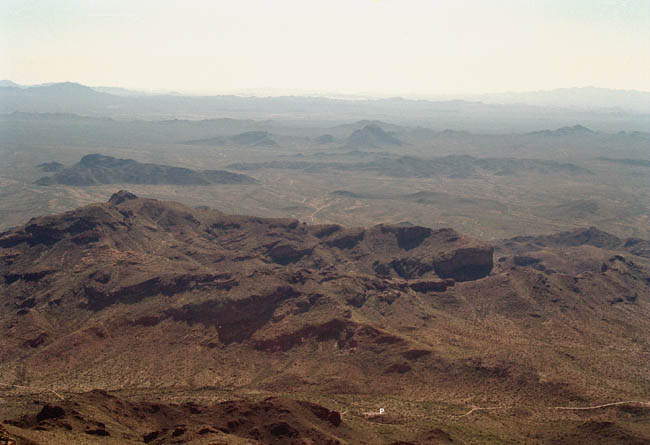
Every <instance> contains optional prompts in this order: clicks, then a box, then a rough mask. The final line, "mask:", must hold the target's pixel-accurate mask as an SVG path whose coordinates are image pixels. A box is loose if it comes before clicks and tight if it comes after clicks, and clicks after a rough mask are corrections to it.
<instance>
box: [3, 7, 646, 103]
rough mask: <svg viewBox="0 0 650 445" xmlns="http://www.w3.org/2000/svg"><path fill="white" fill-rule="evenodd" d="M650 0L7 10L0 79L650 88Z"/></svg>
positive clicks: (331, 87) (192, 88)
mask: <svg viewBox="0 0 650 445" xmlns="http://www.w3.org/2000/svg"><path fill="white" fill-rule="evenodd" d="M648 73H650V0H629V1H626V0H426V1H424V0H423V1H419V0H340V1H339V0H319V1H316V0H268V1H261V0H255V1H254V0H232V1H217V0H197V1H192V0H184V1H176V0H151V1H149V0H105V1H100V0H59V1H54V0H42V1H30V0H2V1H1V2H0V78H5V79H11V80H14V81H16V82H19V83H26V84H33V83H41V82H58V81H66V80H69V81H75V82H80V83H84V84H87V85H111V86H123V87H130V88H145V89H166V90H178V91H189V92H230V91H238V90H244V89H257V90H259V89H278V90H296V91H312V92H340V93H362V92H370V93H380V94H409V93H417V94H438V93H440V94H448V93H482V92H499V91H524V90H539V89H551V88H560V87H573V86H587V85H593V86H598V87H607V88H622V89H641V90H650V75H648Z"/></svg>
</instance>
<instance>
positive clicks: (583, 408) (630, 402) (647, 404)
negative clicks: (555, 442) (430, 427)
mask: <svg viewBox="0 0 650 445" xmlns="http://www.w3.org/2000/svg"><path fill="white" fill-rule="evenodd" d="M617 405H638V406H643V407H648V408H650V402H643V401H638V400H626V401H622V402H611V403H604V404H602V405H594V406H549V407H546V409H548V410H567V411H588V410H594V409H601V408H607V407H610V406H617ZM510 408H517V405H513V406H491V407H480V406H475V407H473V408H472V409H470V410H469V411H468V412H466V413H465V414H462V415H460V416H453V417H455V418H456V419H460V418H462V417H467V416H469V415H470V414H472V413H473V412H475V411H490V410H497V409H510Z"/></svg>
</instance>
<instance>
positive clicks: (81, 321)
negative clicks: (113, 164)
mask: <svg viewBox="0 0 650 445" xmlns="http://www.w3.org/2000/svg"><path fill="white" fill-rule="evenodd" d="M645 243H646V242H645V241H643V240H632V241H630V240H627V241H626V240H620V239H618V238H616V237H612V236H610V235H608V234H605V233H604V232H600V231H597V230H596V229H585V231H583V232H580V231H577V232H571V233H569V234H563V235H556V236H553V237H548V238H544V237H528V238H523V237H522V238H515V239H511V240H503V241H500V242H498V243H495V244H494V246H493V245H490V244H488V243H485V242H482V241H478V240H475V239H472V238H469V237H466V236H464V235H462V234H459V233H457V232H456V231H454V230H453V229H446V228H445V229H430V228H426V227H418V226H410V225H389V224H380V225H376V226H374V227H369V228H345V227H342V226H340V225H334V224H327V225H307V224H305V223H303V222H300V221H298V220H294V219H271V218H262V217H254V216H237V215H227V214H224V213H221V212H219V211H217V210H211V209H193V208H190V207H186V206H184V205H181V204H178V203H174V202H163V201H157V200H153V199H144V198H139V197H137V196H136V195H134V194H132V193H129V192H126V191H120V192H118V193H116V194H114V195H113V196H112V197H111V198H110V200H109V201H108V202H106V203H99V204H92V205H88V206H85V207H82V208H79V209H76V210H73V211H70V212H67V213H63V214H59V215H51V216H44V217H38V218H33V219H32V220H30V221H28V222H27V223H26V224H24V225H23V226H21V227H18V228H15V229H12V230H10V231H7V232H4V233H2V234H0V295H1V296H2V300H1V301H0V375H2V376H3V378H2V382H0V383H3V385H6V386H3V390H5V389H6V391H7V394H9V395H10V396H11V397H14V398H13V399H12V400H14V401H15V403H16V405H15V406H18V405H20V404H21V403H22V405H20V406H22V407H23V408H21V409H18V408H15V409H13V408H11V409H10V405H7V407H6V408H4V411H2V412H1V413H0V414H2V415H3V416H5V418H7V419H8V422H5V425H3V428H4V429H6V432H5V431H4V430H0V431H3V432H2V434H6V435H7V437H9V435H11V437H18V438H23V439H24V440H25V441H26V442H25V443H41V442H42V443H57V442H56V440H59V441H60V440H63V439H62V438H68V439H70V438H71V437H75V436H74V435H75V434H83V435H84V437H88V438H90V439H93V440H94V439H96V438H102V440H109V439H108V438H110V439H111V440H113V439H114V440H116V442H115V443H143V442H146V443H173V442H174V441H176V442H177V443H208V442H204V440H213V439H214V440H217V439H218V440H221V441H222V442H218V443H233V444H234V443H287V444H289V443H305V444H306V443H456V442H459V443H463V442H466V443H471V441H475V442H474V443H482V442H476V440H478V439H480V437H481V435H480V434H481V433H480V431H478V430H475V429H473V428H474V427H470V426H468V425H469V424H465V423H463V422H464V419H467V417H468V416H481V413H480V412H479V411H481V410H482V409H483V408H490V409H498V410H502V411H501V412H502V414H503V421H502V423H499V425H497V424H495V423H493V422H492V420H490V419H487V418H486V420H485V425H484V428H485V430H486V431H493V433H494V434H495V435H496V436H495V437H509V438H513V437H515V438H517V437H519V438H522V437H528V436H525V435H526V434H528V435H530V437H533V439H534V440H533V441H532V442H530V443H535V441H539V443H542V442H546V441H552V440H557V441H558V442H556V443H568V442H562V440H564V439H566V438H567V437H572V438H573V439H575V440H574V442H572V443H583V442H580V441H581V440H583V439H584V440H596V441H598V440H601V439H603V438H607V437H610V438H611V437H614V439H612V440H614V441H613V442H607V443H637V442H634V441H635V440H636V441H641V442H638V443H644V442H643V441H645V440H650V431H649V430H648V428H647V427H643V426H640V425H643V424H644V422H647V421H648V420H649V419H650V408H649V407H647V406H646V405H643V403H645V402H644V397H645V398H647V391H648V388H649V387H650V377H649V376H648V374H647V366H645V365H644V364H645V363H649V362H650V344H649V343H648V339H647V335H646V333H647V332H648V330H649V329H650V261H649V260H648V259H647V258H645V257H644V256H642V255H636V254H635V253H643V252H644V250H643V249H640V250H638V251H636V250H634V246H637V247H638V246H643V245H646V244H645ZM495 249H496V250H495ZM493 258H496V261H494V260H493ZM595 351H598V352H599V354H598V355H595V354H594V352H595ZM30 388H32V390H31V391H36V390H35V389H38V390H39V391H40V394H41V397H43V396H42V394H43V391H45V392H46V393H47V394H48V396H47V397H46V398H45V399H42V400H37V401H33V400H32V399H30V401H29V402H26V401H25V400H23V399H21V397H22V394H25V393H27V394H29V393H30ZM34 388H35V389H34ZM116 395H117V396H116ZM175 397H176V398H177V399H174V398H175ZM197 397H199V399H200V397H206V398H209V400H208V401H206V400H204V399H200V400H203V401H202V402H201V403H199V402H197V400H199V399H197ZM46 399H47V400H46ZM61 399H63V400H61ZM614 399H616V400H614ZM623 399H624V400H623ZM612 401H615V402H618V401H631V402H632V403H631V404H621V405H613V406H612V407H611V408H607V407H604V408H603V411H600V412H598V413H596V414H597V415H598V416H600V417H599V418H598V419H597V420H598V422H601V423H602V422H609V423H607V424H605V425H604V426H603V425H601V424H594V422H596V420H594V419H593V418H591V417H589V416H590V415H591V411H584V412H581V411H562V414H561V415H559V414H558V413H559V411H558V408H559V407H565V408H566V407H569V408H571V407H589V406H595V405H600V404H606V403H607V402H612ZM181 402H182V403H181ZM183 403H189V405H183ZM11 406H14V405H11ZM380 406H381V407H384V408H385V409H386V412H385V413H384V414H382V415H379V414H377V412H376V411H377V410H378V407H380ZM474 408H477V410H474ZM12 409H13V411H12ZM262 412H264V413H265V414H263V415H262V414H261V413H262ZM39 416H40V417H39ZM214 418H217V419H218V420H213V419H214ZM418 419H419V420H418ZM422 419H429V420H426V421H422ZM521 419H526V422H527V423H526V426H525V427H522V426H521V424H520V420H521ZM549 422H551V423H552V422H555V425H556V426H557V428H555V429H553V430H549V429H548V428H546V427H545V425H547V424H548V423H549ZM645 424H646V425H647V424H650V423H645ZM382 425H384V426H382ZM386 425H388V426H386ZM432 425H434V427H432ZM599 425H600V426H599ZM386 428H388V429H389V430H390V432H389V433H386V431H388V430H386ZM382 431H384V432H382ZM558 431H562V432H561V433H558ZM612 431H613V432H612ZM46 433H47V434H46ZM48 434H49V436H48ZM522 434H523V435H524V436H521V435H522ZM499 435H501V436H499ZM509 435H510V436H509ZM518 435H520V436H518ZM0 437H2V436H0ZM48 437H49V439H48ZM53 437H54V438H55V439H52V438H53ZM621 437H622V438H627V439H629V440H628V442H622V441H621V440H618V439H617V438H619V439H620V438H621ZM477 438H478V439H477ZM90 439H89V440H90ZM627 439H626V440H627ZM11 440H15V439H11ZM30 440H31V441H32V442H29V441H30ZM47 440H55V441H54V442H47ZM522 440H523V439H522ZM603 440H604V439H603ZM616 440H618V441H616ZM58 443H61V442H58ZM495 443H496V442H495ZM592 443H606V442H592ZM645 443H647V442H645Z"/></svg>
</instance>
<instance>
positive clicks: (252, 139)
mask: <svg viewBox="0 0 650 445" xmlns="http://www.w3.org/2000/svg"><path fill="white" fill-rule="evenodd" d="M185 144H188V145H217V146H219V145H242V146H248V147H251V146H252V147H278V146H279V144H278V143H277V142H276V141H275V139H273V135H271V134H270V133H269V132H267V131H246V132H244V133H239V134H236V135H234V136H216V137H212V138H206V139H194V140H191V141H187V142H185Z"/></svg>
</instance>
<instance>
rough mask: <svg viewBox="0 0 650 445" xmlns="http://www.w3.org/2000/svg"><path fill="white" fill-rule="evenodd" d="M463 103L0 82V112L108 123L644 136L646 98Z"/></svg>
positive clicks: (541, 97)
mask: <svg viewBox="0 0 650 445" xmlns="http://www.w3.org/2000/svg"><path fill="white" fill-rule="evenodd" d="M463 99H464V100H458V99H454V100H414V99H404V98H399V97H396V98H384V99H349V100H344V99H334V98H328V97H300V96H282V97H244V96H234V95H219V96H183V95H179V94H150V93H145V92H139V91H133V90H127V89H123V88H117V87H95V88H91V87H88V86H84V85H81V84H78V83H72V82H64V83H53V84H43V85H37V86H24V85H18V84H16V83H15V82H12V81H9V80H4V81H0V113H11V112H15V111H22V112H38V113H76V114H82V115H100V116H111V117H119V118H123V117H137V118H147V119H150V118H157V119H160V118H178V117H186V116H187V117H190V116H191V117H192V118H205V117H215V116H229V117H238V118H241V117H246V118H258V119H269V118H273V119H282V118H289V119H295V118H296V117H299V116H305V114H309V115H310V118H311V119H312V120H321V121H326V120H329V121H332V120H340V121H351V120H354V119H366V118H371V119H382V120H392V121H395V122H400V123H407V122H408V123H411V124H413V123H426V124H427V125H429V126H432V125H435V126H436V127H438V128H439V126H442V127H443V128H455V129H469V130H473V131H488V132H493V131H495V130H496V131H499V128H500V130H502V131H503V130H507V131H522V130H524V131H526V130H527V131H531V130H536V129H540V126H539V125H540V119H542V120H543V121H544V122H542V125H543V126H542V127H541V128H544V127H546V128H548V127H560V126H563V125H569V124H572V123H575V122H582V123H584V124H585V125H587V126H590V127H593V126H597V127H598V128H599V129H605V130H609V131H612V130H616V129H618V130H626V131H635V130H636V131H646V130H647V127H648V124H647V119H645V118H644V117H641V115H647V114H650V93H648V92H643V91H618V90H606V89H599V88H575V89H566V90H554V91H548V92H534V93H516V94H515V93H513V94H503V95H483V96H467V97H464V98H463Z"/></svg>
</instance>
